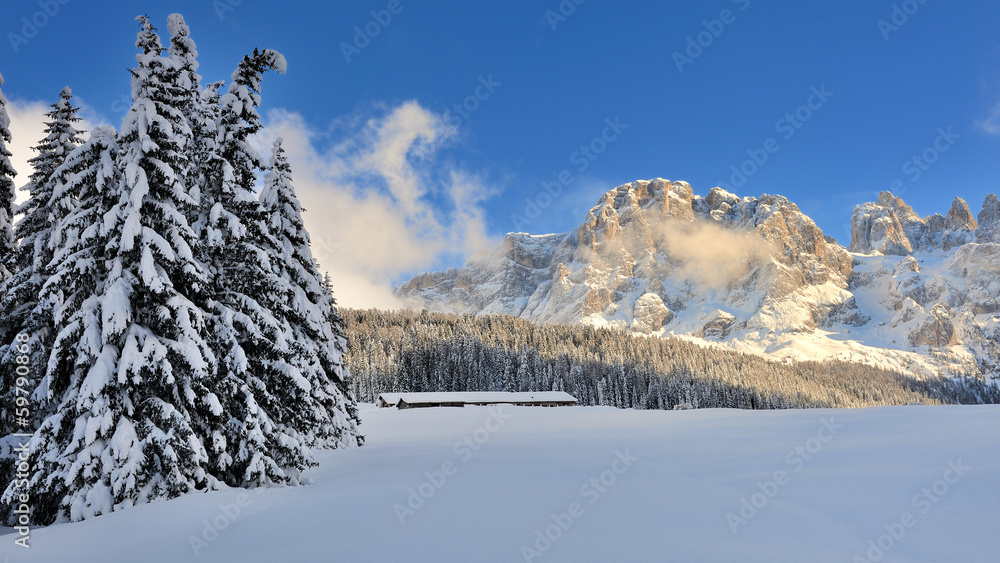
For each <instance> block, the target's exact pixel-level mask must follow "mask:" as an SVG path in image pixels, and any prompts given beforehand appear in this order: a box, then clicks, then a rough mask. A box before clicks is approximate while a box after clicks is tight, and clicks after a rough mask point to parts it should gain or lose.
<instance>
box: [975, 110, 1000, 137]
mask: <svg viewBox="0 0 1000 563" xmlns="http://www.w3.org/2000/svg"><path fill="white" fill-rule="evenodd" d="M976 126H977V127H979V128H980V129H982V130H983V131H985V132H987V133H989V134H990V135H1000V103H998V104H997V105H995V106H993V109H991V110H990V113H989V115H988V116H986V118H984V119H981V120H979V121H977V122H976Z"/></svg>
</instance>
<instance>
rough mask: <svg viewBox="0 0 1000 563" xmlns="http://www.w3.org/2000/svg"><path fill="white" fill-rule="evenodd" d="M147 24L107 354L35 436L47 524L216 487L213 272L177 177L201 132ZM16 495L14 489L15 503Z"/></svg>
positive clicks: (36, 479)
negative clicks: (197, 244) (206, 295)
mask: <svg viewBox="0 0 1000 563" xmlns="http://www.w3.org/2000/svg"><path fill="white" fill-rule="evenodd" d="M137 19H138V20H139V21H140V23H141V30H140V32H139V34H138V39H137V41H136V46H137V47H139V48H140V49H141V52H140V53H139V54H137V55H136V61H137V67H136V68H135V69H134V70H133V71H132V99H133V105H132V107H131V108H130V110H129V113H128V114H127V116H126V117H125V120H124V123H123V124H122V141H121V158H120V161H119V167H120V169H121V171H122V173H123V184H122V186H121V188H120V189H121V193H120V200H119V201H118V202H117V203H116V205H115V207H114V213H111V214H108V215H106V216H105V222H104V228H106V229H107V232H108V233H110V234H111V237H110V240H109V241H108V243H107V246H106V247H105V253H106V258H105V265H106V268H107V275H106V278H105V279H104V281H103V283H102V284H101V287H100V289H101V293H100V294H99V297H98V299H99V301H100V309H101V310H100V315H101V319H100V322H101V331H100V341H99V343H97V342H93V341H92V342H89V343H88V349H89V350H90V351H93V350H97V349H99V350H100V353H99V355H98V357H97V358H96V360H95V361H94V363H93V365H92V366H90V367H89V369H88V370H87V374H86V376H85V377H84V378H83V379H82V381H79V384H78V386H77V387H76V388H71V389H69V390H68V391H67V393H66V397H65V398H64V400H63V402H62V405H64V406H67V407H68V402H69V401H70V400H75V401H76V407H77V408H76V409H70V408H63V409H60V410H59V411H58V412H56V413H55V414H53V415H52V416H50V417H49V418H48V419H46V421H45V422H44V424H43V425H42V427H41V428H40V429H39V430H38V431H37V432H36V438H35V439H37V440H38V441H39V442H40V444H41V445H42V446H44V447H39V448H36V449H35V450H34V451H33V452H32V454H31V458H30V462H31V463H30V465H31V467H33V468H34V473H33V474H32V476H31V477H30V479H29V482H28V487H27V492H28V493H29V494H30V495H31V498H32V501H33V503H34V504H33V518H34V519H35V521H36V522H37V523H43V524H46V523H50V522H53V521H56V520H67V519H69V520H79V519H83V518H86V517H89V516H92V515H96V514H102V513H106V512H108V511H111V510H114V509H116V508H119V507H125V506H130V505H132V504H135V503H141V502H148V501H149V500H152V499H157V498H170V497H174V496H177V495H180V494H182V493H185V492H188V491H190V490H193V489H202V488H205V487H208V486H211V485H212V484H213V479H212V477H211V476H210V475H209V474H208V472H207V470H206V468H207V464H208V457H207V453H206V451H205V447H204V445H203V442H204V438H203V436H204V435H205V434H206V433H207V432H208V431H209V429H210V428H211V427H212V426H213V424H217V419H218V418H219V416H220V415H221V414H222V408H221V405H220V404H219V401H218V399H217V397H216V396H215V395H214V394H213V393H212V392H211V390H210V389H209V384H210V383H211V378H212V377H213V376H214V371H215V365H214V363H215V360H214V358H213V357H212V354H211V352H210V350H209V347H208V345H207V343H206V339H205V331H206V323H205V317H206V315H205V313H204V311H203V310H202V309H201V307H200V306H199V304H198V303H199V301H200V299H199V298H201V297H202V294H203V292H204V291H205V284H206V276H205V275H204V272H203V271H202V269H201V267H200V265H199V264H198V263H197V262H196V261H195V260H194V256H193V253H192V246H193V243H194V241H195V234H194V231H193V230H192V229H191V227H190V226H189V225H188V223H187V220H186V213H185V211H187V210H189V209H190V207H191V206H193V205H194V202H193V201H192V200H191V198H190V196H189V195H188V193H187V190H186V189H185V186H184V184H183V178H182V176H181V175H180V173H179V171H181V170H184V169H185V166H186V157H185V149H186V147H187V144H188V142H190V137H191V131H190V128H189V127H188V124H187V120H186V119H185V117H184V114H183V110H182V107H181V105H182V104H183V100H184V99H185V96H184V90H183V88H180V87H179V86H178V85H177V84H176V82H175V79H176V77H177V73H176V72H174V68H173V65H172V64H171V62H170V60H169V59H168V58H166V57H164V56H163V55H162V47H161V44H160V39H159V36H158V35H157V34H156V30H155V29H154V28H153V26H152V25H151V24H150V23H149V21H148V19H147V18H145V17H140V18H137ZM88 337H91V338H96V337H97V335H96V332H95V333H92V334H88ZM74 395H75V399H74V398H73V396H74ZM97 467H99V468H100V471H97V470H96V468H97ZM85 469H86V470H85ZM17 492H19V491H18V490H17V489H15V488H13V487H8V489H7V491H6V492H5V496H4V501H5V502H9V501H10V499H11V498H12V495H13V494H15V493H17Z"/></svg>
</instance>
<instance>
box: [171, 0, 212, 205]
mask: <svg viewBox="0 0 1000 563" xmlns="http://www.w3.org/2000/svg"><path fill="white" fill-rule="evenodd" d="M167 31H169V32H170V46H169V47H168V49H167V53H168V55H169V57H170V62H171V63H172V64H173V66H174V69H173V72H175V73H176V77H174V83H175V84H176V86H177V87H178V88H179V89H180V91H179V92H178V95H179V96H181V97H182V98H183V102H182V103H181V109H182V112H183V113H184V118H185V119H187V122H188V125H189V127H190V128H191V139H192V142H190V143H188V146H187V147H186V156H187V162H186V164H185V168H184V169H183V170H181V174H182V175H183V177H184V185H185V186H186V187H187V189H188V193H189V194H190V195H191V197H192V198H194V200H195V201H196V202H197V201H198V199H199V197H200V193H201V187H202V186H203V185H204V176H205V175H204V170H203V163H204V162H205V157H206V156H207V151H208V148H207V147H206V145H207V144H208V141H207V139H208V138H210V137H214V134H215V121H216V117H217V113H218V108H217V107H216V108H213V107H212V106H208V105H206V100H205V98H203V96H202V90H201V75H199V74H198V48H197V46H196V45H195V42H194V40H193V39H192V38H191V28H189V27H188V25H187V23H185V22H184V16H182V15H180V14H170V15H169V16H167ZM209 103H211V102H209ZM216 105H217V104H216ZM193 210H194V211H195V212H196V213H195V215H193V216H191V217H188V222H189V223H192V224H193V223H194V222H195V221H196V220H197V207H194V208H193Z"/></svg>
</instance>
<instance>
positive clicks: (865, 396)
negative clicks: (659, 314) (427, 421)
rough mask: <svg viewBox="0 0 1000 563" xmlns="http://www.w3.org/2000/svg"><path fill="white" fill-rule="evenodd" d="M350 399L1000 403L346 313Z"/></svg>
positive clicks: (943, 384)
mask: <svg viewBox="0 0 1000 563" xmlns="http://www.w3.org/2000/svg"><path fill="white" fill-rule="evenodd" d="M343 314H344V318H345V320H346V322H347V340H348V346H347V355H346V357H345V363H346V364H347V366H348V367H349V368H350V370H351V372H352V377H351V385H352V388H353V390H354V392H355V394H356V395H357V397H358V398H359V400H362V401H368V402H373V401H374V400H375V398H376V397H377V396H378V394H379V393H382V392H386V391H549V390H564V391H567V392H569V393H571V394H572V395H574V396H575V397H577V399H579V401H580V404H582V405H609V406H614V407H619V408H636V409H672V408H674V407H676V406H678V405H684V404H686V403H690V404H691V405H692V406H694V407H696V408H709V407H728V408H743V409H779V408H805V407H866V406H873V405H894V404H909V403H914V402H921V403H926V404H938V403H979V402H989V403H995V402H998V401H1000V393H998V390H997V388H996V387H995V386H992V385H988V384H986V383H984V382H983V381H981V380H979V379H975V378H957V379H939V380H917V379H915V378H913V377H911V376H909V375H905V374H900V373H894V372H890V371H886V370H883V369H879V368H875V367H871V366H867V365H864V364H859V363H852V362H840V361H829V362H799V363H792V364H787V363H777V362H772V361H768V360H765V359H764V358H761V357H759V356H753V355H747V354H740V353H735V352H732V351H727V350H720V349H714V348H708V347H704V346H699V345H696V344H694V343H691V342H687V341H683V340H679V339H669V338H666V339H664V338H652V337H643V336H635V335H631V334H627V333H624V332H621V331H617V330H611V329H598V328H593V327H589V326H583V325H573V326H568V325H553V324H535V323H532V322H530V321H527V320H524V319H520V318H516V317H509V316H502V315H482V316H472V315H461V316H453V315H445V314H437V313H427V312H426V311H425V312H422V313H416V312H410V311H396V312H387V311H378V310H345V311H343Z"/></svg>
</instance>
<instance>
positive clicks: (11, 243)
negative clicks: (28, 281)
mask: <svg viewBox="0 0 1000 563" xmlns="http://www.w3.org/2000/svg"><path fill="white" fill-rule="evenodd" d="M0 86H3V75H0ZM11 140H12V138H11V135H10V116H8V115H7V98H6V97H5V96H4V95H3V91H2V90H0V294H2V292H3V289H2V288H3V284H4V282H6V281H7V280H8V279H9V278H10V277H11V276H12V275H13V273H12V272H11V271H9V270H8V269H7V266H8V264H10V260H11V259H12V258H13V255H14V250H15V243H16V240H15V239H14V200H15V199H16V197H17V194H16V192H15V191H14V176H16V175H17V172H16V171H15V170H14V167H13V166H12V165H11V164H10V157H11V156H13V155H11V153H10V150H9V149H7V144H8V143H10V142H11ZM2 324H3V323H0V335H2V334H3V326H2Z"/></svg>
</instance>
